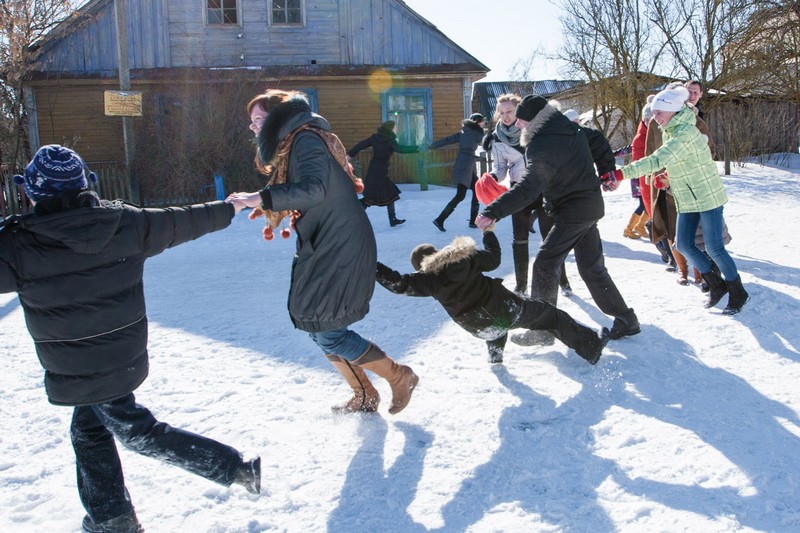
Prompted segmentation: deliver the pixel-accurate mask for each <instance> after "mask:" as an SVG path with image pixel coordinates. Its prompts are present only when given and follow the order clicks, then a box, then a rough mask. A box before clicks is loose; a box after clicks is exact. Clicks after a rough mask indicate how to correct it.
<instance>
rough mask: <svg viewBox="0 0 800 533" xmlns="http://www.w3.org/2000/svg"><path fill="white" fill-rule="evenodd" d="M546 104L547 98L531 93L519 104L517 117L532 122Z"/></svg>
mask: <svg viewBox="0 0 800 533" xmlns="http://www.w3.org/2000/svg"><path fill="white" fill-rule="evenodd" d="M546 105H547V100H546V99H544V98H542V97H541V96H539V95H538V94H529V95H528V96H526V97H525V98H523V99H522V101H521V102H520V103H519V104H517V118H521V119H522V120H526V121H528V122H530V121H531V120H533V117H535V116H536V115H537V114H538V113H539V111H541V110H542V109H544V106H546Z"/></svg>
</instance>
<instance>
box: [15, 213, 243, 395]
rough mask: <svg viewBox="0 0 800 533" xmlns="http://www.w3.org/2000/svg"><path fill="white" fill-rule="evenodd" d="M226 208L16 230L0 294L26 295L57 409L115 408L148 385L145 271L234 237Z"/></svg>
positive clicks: (32, 219) (60, 216) (19, 220)
mask: <svg viewBox="0 0 800 533" xmlns="http://www.w3.org/2000/svg"><path fill="white" fill-rule="evenodd" d="M233 215H234V209H233V206H232V205H230V204H226V203H223V202H213V203H210V204H204V205H193V206H187V207H170V208H167V209H139V208H137V207H133V206H131V205H127V204H123V203H122V202H106V201H101V202H100V205H98V206H96V207H84V208H79V209H70V210H67V211H63V212H60V213H55V214H50V215H26V216H22V217H14V218H13V219H10V220H7V221H6V223H5V225H4V227H3V228H2V230H0V292H3V293H5V292H15V291H16V292H17V293H19V300H20V303H21V304H22V309H23V311H24V312H25V321H26V323H27V326H28V331H29V332H30V334H31V337H33V341H34V343H35V345H36V353H37V355H38V356H39V361H40V362H41V364H42V366H43V367H44V369H45V387H46V390H47V396H48V399H49V400H50V402H51V403H53V404H56V405H91V404H97V403H105V402H109V401H111V400H115V399H117V398H121V397H123V396H125V395H127V394H129V393H131V392H133V391H134V390H135V389H136V388H137V387H138V386H139V385H141V383H142V382H143V381H144V380H145V378H146V377H147V372H148V356H147V315H146V312H145V302H144V291H143V285H142V273H143V269H144V261H145V259H147V258H148V257H152V256H154V255H157V254H159V253H161V252H162V251H164V250H165V249H166V248H170V247H173V246H177V245H178V244H181V243H184V242H186V241H190V240H192V239H196V238H198V237H200V236H202V235H205V234H206V233H209V232H212V231H216V230H220V229H222V228H225V227H227V226H228V225H229V224H230V222H231V219H232V218H233Z"/></svg>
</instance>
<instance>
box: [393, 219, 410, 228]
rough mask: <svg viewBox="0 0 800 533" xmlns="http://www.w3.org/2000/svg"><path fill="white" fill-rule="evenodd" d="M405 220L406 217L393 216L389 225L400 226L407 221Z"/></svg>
mask: <svg viewBox="0 0 800 533" xmlns="http://www.w3.org/2000/svg"><path fill="white" fill-rule="evenodd" d="M405 221H406V219H404V218H393V219H392V220H390V221H389V225H390V226H391V227H395V226H399V225H400V224H403V223H405Z"/></svg>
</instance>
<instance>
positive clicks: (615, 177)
mask: <svg viewBox="0 0 800 533" xmlns="http://www.w3.org/2000/svg"><path fill="white" fill-rule="evenodd" d="M622 179H623V178H622V171H621V170H620V169H618V168H617V169H614V170H612V171H610V172H606V173H605V174H603V175H602V176H601V177H600V185H601V186H602V187H603V190H604V191H616V190H617V187H619V184H620V182H621V181H622Z"/></svg>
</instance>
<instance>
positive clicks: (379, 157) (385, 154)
mask: <svg viewBox="0 0 800 533" xmlns="http://www.w3.org/2000/svg"><path fill="white" fill-rule="evenodd" d="M394 130H395V123H394V121H393V120H387V121H386V122H384V123H383V124H381V126H380V127H379V128H378V131H377V132H375V133H374V134H373V135H370V136H369V137H367V138H366V139H364V140H363V141H361V142H359V143H358V144H356V145H355V146H353V147H352V148H351V149H350V151H349V152H347V157H350V158H352V157H355V156H356V154H358V153H359V152H360V151H362V150H365V149H367V148H370V147H372V159H370V162H369V167H368V168H367V174H366V176H365V177H364V195H363V197H362V198H361V203H362V205H363V206H364V208H365V209H366V208H367V207H369V206H371V205H385V206H386V210H387V211H388V213H389V225H390V226H392V227H394V226H397V225H399V224H402V223H403V222H405V219H402V218H397V216H396V214H395V210H394V203H395V202H396V201H397V200H398V199H399V198H400V189H398V188H397V185H395V184H394V182H393V181H392V180H391V178H390V177H389V160H390V159H391V158H392V154H394V153H395V152H397V153H400V154H415V153H417V152H418V151H419V149H418V148H417V147H416V146H403V145H401V144H398V143H397V135H396V134H395V132H394Z"/></svg>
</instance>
